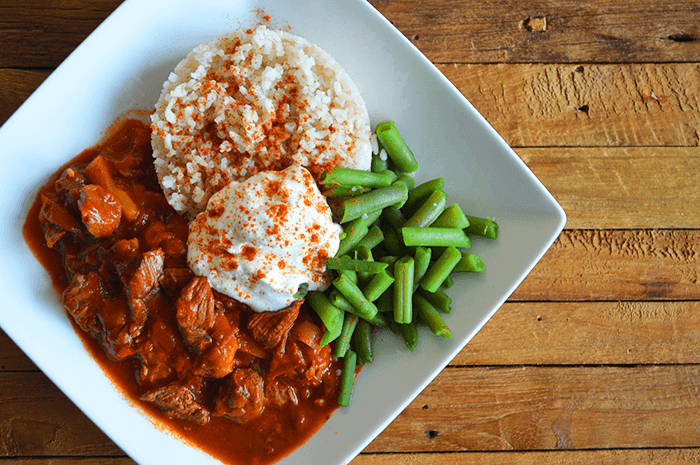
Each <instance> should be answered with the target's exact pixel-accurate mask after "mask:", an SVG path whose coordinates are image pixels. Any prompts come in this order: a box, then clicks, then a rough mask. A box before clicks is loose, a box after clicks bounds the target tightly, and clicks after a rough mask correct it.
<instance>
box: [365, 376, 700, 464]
mask: <svg viewBox="0 0 700 465" xmlns="http://www.w3.org/2000/svg"><path fill="white" fill-rule="evenodd" d="M698 375H700V367H698V366H695V365H675V366H637V367H608V366H603V367H575V368H567V367H522V368H447V369H445V370H444V371H443V372H442V373H441V374H440V375H438V377H437V378H436V379H435V380H434V381H433V382H432V383H431V384H430V385H429V386H428V387H427V388H426V389H425V391H423V393H421V394H420V395H419V396H418V397H417V398H416V400H415V401H414V402H412V403H411V404H410V405H409V406H408V407H407V408H406V410H404V412H403V413H402V414H401V415H399V416H398V417H397V419H396V420H394V422H393V423H392V424H391V425H389V427H388V428H387V429H386V430H385V431H384V432H383V433H382V434H380V435H379V437H377V439H375V440H374V441H373V442H372V443H371V444H370V445H369V446H368V447H367V449H365V451H366V452H375V451H376V452H380V451H381V452H389V451H401V452H411V451H416V452H418V451H425V452H427V451H443V452H445V451H465V450H482V451H484V450H519V451H525V450H556V449H607V448H648V447H698V446H699V445H700V431H699V430H700V428H698V423H697V420H696V418H697V415H698V414H700V402H698V401H699V400H700V399H699V396H700V379H699V378H698Z"/></svg>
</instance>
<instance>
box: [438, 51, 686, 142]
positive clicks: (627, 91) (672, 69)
mask: <svg viewBox="0 0 700 465" xmlns="http://www.w3.org/2000/svg"><path fill="white" fill-rule="evenodd" d="M699 43H700V42H699ZM439 69H440V71H442V72H443V73H444V74H445V76H446V77H447V78H448V79H449V80H450V81H452V83H453V84H454V85H455V86H456V87H457V88H458V89H459V90H460V91H461V92H462V94H464V95H465V96H466V97H467V99H468V100H469V101H470V102H471V103H472V104H473V105H474V106H475V107H476V109H477V110H479V111H480V112H481V113H482V115H483V116H484V117H485V118H486V120H487V121H488V122H489V123H491V125H493V127H494V128H495V129H496V130H497V131H498V132H499V134H501V136H503V138H504V139H505V140H506V141H507V142H508V143H509V144H510V145H511V146H515V147H520V146H537V147H554V146H587V147H591V146H697V145H698V143H699V142H700V136H699V134H700V112H699V111H698V110H699V109H700V101H699V100H698V98H699V97H698V95H700V93H698V92H697V89H698V86H699V85H700V84H699V83H700V79H699V78H700V65H699V64H697V63H687V64H610V65H567V64H552V65H541V64H522V65H512V64H498V65H441V66H439Z"/></svg>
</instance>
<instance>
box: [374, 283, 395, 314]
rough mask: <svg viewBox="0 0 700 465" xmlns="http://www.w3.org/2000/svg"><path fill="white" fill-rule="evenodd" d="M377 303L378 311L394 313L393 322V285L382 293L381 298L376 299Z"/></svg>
mask: <svg viewBox="0 0 700 465" xmlns="http://www.w3.org/2000/svg"><path fill="white" fill-rule="evenodd" d="M375 305H376V306H377V310H378V313H377V315H379V313H389V312H391V314H392V320H391V321H392V322H393V321H394V320H393V315H394V289H393V288H392V287H389V289H387V290H386V291H384V292H383V293H382V295H380V296H379V298H378V299H377V300H376V303H375Z"/></svg>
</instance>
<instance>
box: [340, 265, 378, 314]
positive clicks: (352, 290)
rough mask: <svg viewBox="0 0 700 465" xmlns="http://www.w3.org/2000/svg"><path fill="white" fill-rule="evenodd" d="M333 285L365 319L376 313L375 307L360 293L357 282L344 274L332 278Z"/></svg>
mask: <svg viewBox="0 0 700 465" xmlns="http://www.w3.org/2000/svg"><path fill="white" fill-rule="evenodd" d="M333 286H334V287H335V288H336V289H338V291H339V292H340V293H341V294H342V295H343V297H345V298H346V299H348V301H349V302H350V305H352V306H353V307H354V308H355V310H356V311H357V314H358V315H361V316H362V317H363V318H364V319H366V320H371V319H372V318H374V316H375V315H376V314H377V307H376V306H375V305H374V304H373V303H372V302H371V301H370V300H369V299H367V297H365V295H364V294H363V293H362V291H361V290H360V288H359V287H357V284H355V283H353V282H352V281H350V280H349V279H347V278H345V277H344V276H338V277H337V278H335V279H334V280H333Z"/></svg>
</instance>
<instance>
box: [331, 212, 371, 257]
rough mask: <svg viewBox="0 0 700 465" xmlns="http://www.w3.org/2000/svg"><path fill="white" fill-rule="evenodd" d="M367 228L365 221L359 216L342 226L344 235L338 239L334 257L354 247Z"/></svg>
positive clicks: (340, 255)
mask: <svg viewBox="0 0 700 465" xmlns="http://www.w3.org/2000/svg"><path fill="white" fill-rule="evenodd" d="M368 231H369V228H368V227H367V221H366V220H365V219H364V218H362V217H360V218H357V219H355V220H353V221H351V222H350V223H349V224H347V225H345V226H344V227H343V232H344V233H345V237H344V238H343V239H341V240H340V245H339V246H338V251H337V252H336V254H335V256H336V257H342V256H343V255H345V254H346V253H348V252H350V251H351V250H352V249H354V248H355V247H356V246H357V244H359V243H360V241H361V240H362V239H363V238H364V237H365V235H366V234H367V232H368Z"/></svg>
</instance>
